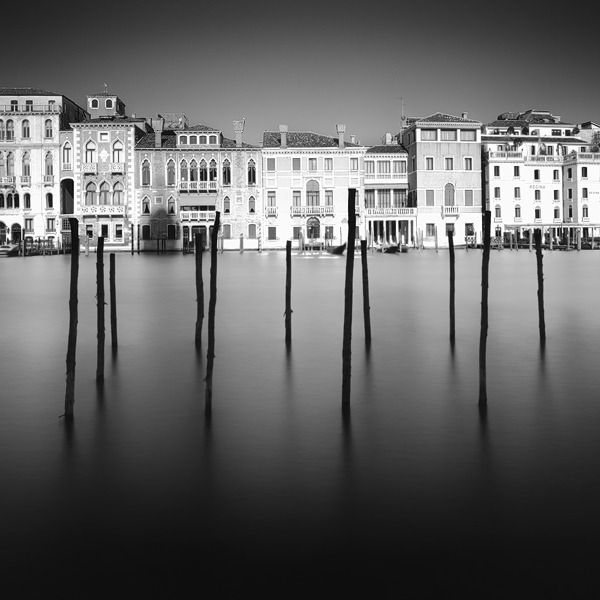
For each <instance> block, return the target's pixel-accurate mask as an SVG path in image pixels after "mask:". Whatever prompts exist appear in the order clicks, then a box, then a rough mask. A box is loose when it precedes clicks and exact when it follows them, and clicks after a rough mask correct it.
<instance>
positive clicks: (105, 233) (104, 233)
mask: <svg viewBox="0 0 600 600" xmlns="http://www.w3.org/2000/svg"><path fill="white" fill-rule="evenodd" d="M100 229H101V231H102V237H103V238H107V237H108V223H102V225H101V226H100Z"/></svg>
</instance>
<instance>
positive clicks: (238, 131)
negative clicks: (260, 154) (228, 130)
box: [233, 119, 246, 148]
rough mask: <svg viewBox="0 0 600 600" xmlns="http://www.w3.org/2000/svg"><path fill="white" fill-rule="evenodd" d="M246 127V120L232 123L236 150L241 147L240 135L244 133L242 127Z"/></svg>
mask: <svg viewBox="0 0 600 600" xmlns="http://www.w3.org/2000/svg"><path fill="white" fill-rule="evenodd" d="M245 125H246V119H242V120H241V121H234V122H233V130H234V131H235V146H236V148H241V147H242V134H243V133H244V126H245Z"/></svg>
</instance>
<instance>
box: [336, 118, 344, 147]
mask: <svg viewBox="0 0 600 600" xmlns="http://www.w3.org/2000/svg"><path fill="white" fill-rule="evenodd" d="M335 128H336V129H337V134H338V137H339V147H340V148H344V133H346V126H345V125H344V124H342V123H340V124H339V125H336V126H335Z"/></svg>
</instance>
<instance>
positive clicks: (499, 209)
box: [494, 204, 502, 219]
mask: <svg viewBox="0 0 600 600" xmlns="http://www.w3.org/2000/svg"><path fill="white" fill-rule="evenodd" d="M494 210H495V215H496V219H500V218H501V217H502V209H501V208H500V205H499V204H496V206H495V209H494Z"/></svg>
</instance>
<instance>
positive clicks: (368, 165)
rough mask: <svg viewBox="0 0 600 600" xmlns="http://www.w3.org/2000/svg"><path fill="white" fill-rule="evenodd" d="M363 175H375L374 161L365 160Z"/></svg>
mask: <svg viewBox="0 0 600 600" xmlns="http://www.w3.org/2000/svg"><path fill="white" fill-rule="evenodd" d="M365 173H366V174H367V175H372V174H373V173H375V161H372V160H365Z"/></svg>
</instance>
